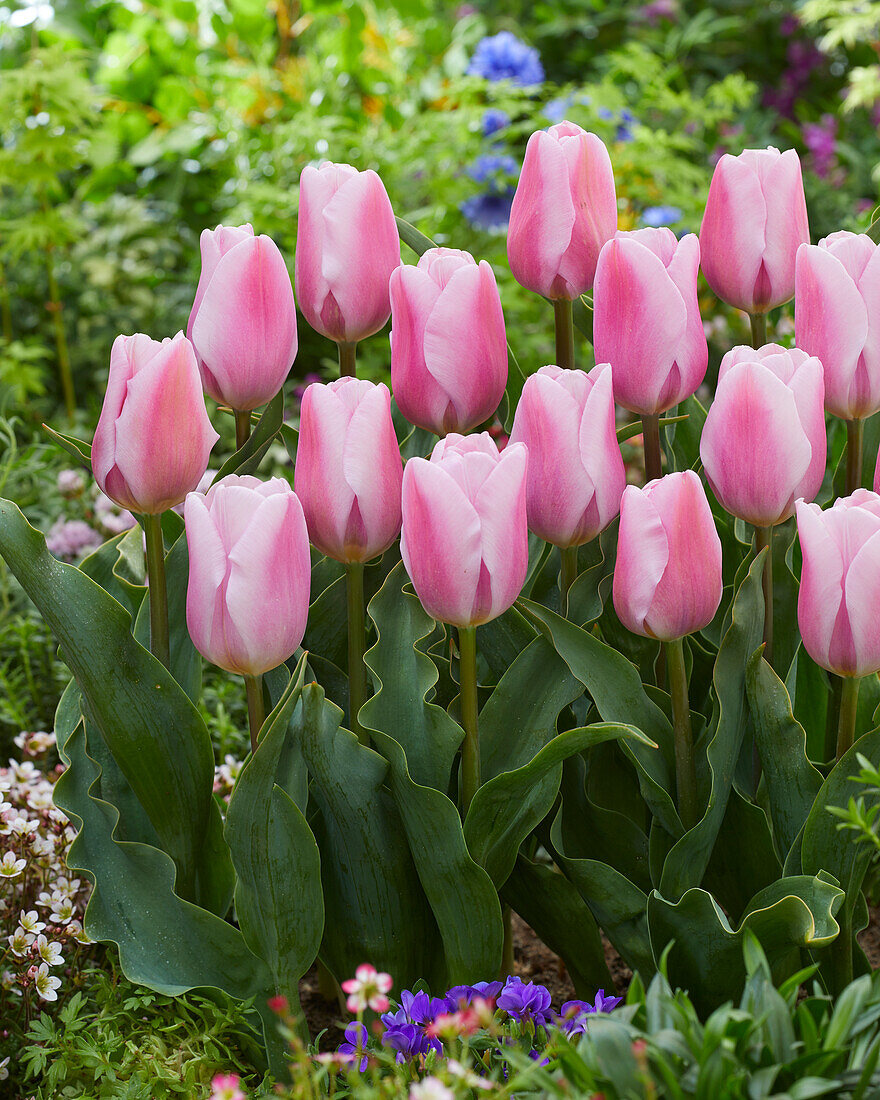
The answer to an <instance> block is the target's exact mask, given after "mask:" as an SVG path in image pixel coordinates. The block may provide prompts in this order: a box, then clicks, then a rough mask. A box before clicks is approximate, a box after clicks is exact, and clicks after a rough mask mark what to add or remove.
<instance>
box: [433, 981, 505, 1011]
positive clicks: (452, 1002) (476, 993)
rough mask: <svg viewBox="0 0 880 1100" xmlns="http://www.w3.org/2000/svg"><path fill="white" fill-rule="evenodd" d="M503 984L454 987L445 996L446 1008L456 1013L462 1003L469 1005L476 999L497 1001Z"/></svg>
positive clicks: (491, 983) (489, 983)
mask: <svg viewBox="0 0 880 1100" xmlns="http://www.w3.org/2000/svg"><path fill="white" fill-rule="evenodd" d="M503 985H504V983H503V982H477V983H476V985H454V986H453V987H452V989H450V990H449V992H448V993H447V994H446V1006H447V1008H448V1009H449V1010H450V1011H451V1012H457V1011H458V1009H459V1007H460V1006H461V1002H462V1001H464V1003H465V1004H466V1005H469V1004H471V1002H472V1001H474V1000H476V998H477V997H482V998H483V1000H486V1001H494V1000H497V998H498V994H499V993H500V992H501V990H502V988H503Z"/></svg>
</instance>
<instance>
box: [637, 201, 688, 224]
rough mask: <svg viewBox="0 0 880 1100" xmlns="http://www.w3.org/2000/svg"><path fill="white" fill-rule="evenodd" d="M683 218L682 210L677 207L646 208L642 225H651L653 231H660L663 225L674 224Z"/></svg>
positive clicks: (643, 212)
mask: <svg viewBox="0 0 880 1100" xmlns="http://www.w3.org/2000/svg"><path fill="white" fill-rule="evenodd" d="M680 217H681V210H680V209H679V207H677V206H646V207H645V209H644V210H643V211H642V218H641V221H642V225H649V226H651V228H652V229H658V228H659V227H660V226H663V225H670V224H674V223H675V222H677V221H678V220H679V218H680Z"/></svg>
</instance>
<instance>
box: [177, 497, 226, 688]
mask: <svg viewBox="0 0 880 1100" xmlns="http://www.w3.org/2000/svg"><path fill="white" fill-rule="evenodd" d="M184 521H185V524H186V543H187V547H188V549H189V582H188V584H187V589H186V625H187V629H188V631H189V636H190V638H192V642H193V645H194V646H195V647H196V649H197V650H198V651H199V652H200V653H201V654H202V655H203V656H205V657H207V658H208V660H209V661H212V662H213V663H214V664H217V665H220V667H225V666H226V664H227V663H228V653H227V651H226V647H225V642H224V633H223V582H224V580H225V578H226V550H225V548H224V546H223V540H222V539H221V537H220V533H219V532H218V530H217V528H216V526H215V524H214V521H213V519H212V518H211V514H210V512H209V510H208V505H207V503H206V501H205V498H204V496H203V495H202V494H201V493H190V494H189V495H188V496H187V498H186V504H185V506H184Z"/></svg>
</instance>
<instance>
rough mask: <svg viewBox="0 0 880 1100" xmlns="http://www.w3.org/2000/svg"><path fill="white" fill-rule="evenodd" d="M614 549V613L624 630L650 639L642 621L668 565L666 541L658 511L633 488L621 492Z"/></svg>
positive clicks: (628, 487) (629, 486)
mask: <svg viewBox="0 0 880 1100" xmlns="http://www.w3.org/2000/svg"><path fill="white" fill-rule="evenodd" d="M617 546H618V549H617V562H616V564H615V567H614V581H613V584H612V598H613V600H614V610H615V611H616V612H617V617H618V618H619V619H620V621H621V622H622V623H623V625H624V626H625V627H626V628H627V630H631V631H632V632H633V633H634V634H641V635H642V636H643V637H650V634H649V631H648V629H647V627H646V625H645V620H646V618H647V616H648V614H649V613H650V611H651V603H652V601H653V599H654V592H655V591H656V588H657V585H658V584H659V583H660V579H661V577H662V576H663V573H664V571H665V569H666V566H667V564H668V562H669V540H668V538H667V537H666V531H665V529H664V527H663V521H662V520H661V518H660V513H659V512H658V511H657V508H656V507H655V506H654V504H653V503H652V501H651V499H650V497H649V496H648V495H647V494H646V493H645V491H644V489H639V488H638V487H637V486H635V485H627V487H626V488H625V489H624V491H623V497H622V498H621V502H620V531H619V533H618V539H617Z"/></svg>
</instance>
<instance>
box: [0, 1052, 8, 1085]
mask: <svg viewBox="0 0 880 1100" xmlns="http://www.w3.org/2000/svg"><path fill="white" fill-rule="evenodd" d="M8 1065H9V1055H8V1054H7V1056H6V1057H5V1058H4V1059H3V1061H2V1062H0V1081H5V1080H6V1079H7V1077H8V1076H9V1070H8V1069H7V1068H6V1067H7V1066H8Z"/></svg>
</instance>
